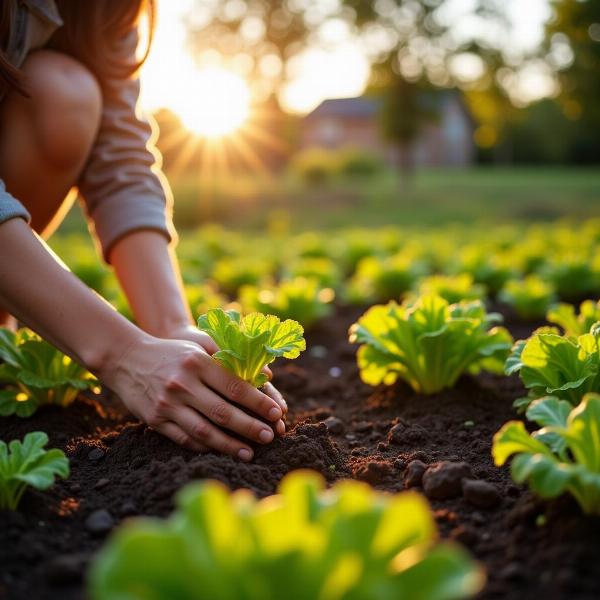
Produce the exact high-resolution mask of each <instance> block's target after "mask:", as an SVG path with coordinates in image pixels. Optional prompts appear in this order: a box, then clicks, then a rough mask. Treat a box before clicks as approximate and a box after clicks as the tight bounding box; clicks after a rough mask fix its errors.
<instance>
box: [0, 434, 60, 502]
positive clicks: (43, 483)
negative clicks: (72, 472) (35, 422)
mask: <svg viewBox="0 0 600 600" xmlns="http://www.w3.org/2000/svg"><path fill="white" fill-rule="evenodd" d="M47 443H48V436H47V435H46V434H45V433H43V432H41V431H35V432H33V433H28V434H27V435H26V436H25V437H24V438H23V442H20V441H19V440H13V441H12V442H10V443H9V444H8V445H7V444H6V443H5V442H3V441H2V440H0V509H8V510H16V509H17V506H18V505H19V502H20V500H21V497H22V496H23V493H24V492H25V490H26V489H27V486H32V487H34V488H36V489H38V490H45V489H47V488H49V487H50V486H51V485H52V484H53V483H54V479H55V477H68V476H69V461H68V459H67V458H66V457H65V454H64V452H63V451H62V450H58V449H56V448H54V449H52V450H44V446H45V445H46V444H47Z"/></svg>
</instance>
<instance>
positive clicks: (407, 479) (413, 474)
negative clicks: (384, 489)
mask: <svg viewBox="0 0 600 600" xmlns="http://www.w3.org/2000/svg"><path fill="white" fill-rule="evenodd" d="M426 470H427V465H426V464H425V463H424V462H423V461H420V460H413V461H411V462H410V463H408V467H407V469H406V474H405V475H404V485H405V486H406V487H407V488H411V487H416V486H420V485H421V483H422V482H423V475H424V474H425V471H426Z"/></svg>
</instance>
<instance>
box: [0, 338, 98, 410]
mask: <svg viewBox="0 0 600 600" xmlns="http://www.w3.org/2000/svg"><path fill="white" fill-rule="evenodd" d="M0 360H3V361H4V363H3V364H0V385H1V386H6V387H4V388H3V389H0V415H1V416H7V415H12V414H16V415H17V416H19V417H29V416H31V415H32V414H33V413H34V412H35V411H36V410H37V409H38V407H39V406H41V405H42V404H58V405H59V406H67V405H69V404H71V402H73V400H75V398H76V397H77V395H78V394H79V392H81V391H82V390H86V389H89V388H93V387H95V386H96V385H98V382H97V381H96V379H95V378H94V376H93V375H92V374H91V373H90V372H89V371H87V370H86V369H85V368H84V367H82V366H80V365H79V364H77V363H76V362H74V361H72V360H71V359H70V358H69V357H68V356H66V355H65V354H63V353H62V352H61V351H60V350H57V349H56V348H55V347H54V346H52V345H51V344H49V343H48V342H46V341H45V340H43V339H42V338H41V337H39V336H38V335H37V334H36V333H34V332H33V331H30V330H29V329H20V330H19V331H18V332H17V333H13V332H12V331H9V330H8V329H0Z"/></svg>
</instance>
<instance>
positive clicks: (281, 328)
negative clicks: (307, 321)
mask: <svg viewBox="0 0 600 600" xmlns="http://www.w3.org/2000/svg"><path fill="white" fill-rule="evenodd" d="M198 328H199V329H201V330H202V331H205V332H206V333H208V335H210V336H211V337H212V339H213V340H214V341H215V343H216V344H217V346H219V348H220V350H219V351H218V352H216V353H215V354H213V358H214V359H216V360H217V361H218V362H219V363H221V364H222V365H223V366H224V367H225V368H226V369H228V370H229V371H231V372H232V373H235V374H236V375H237V376H238V377H240V378H242V379H244V380H245V381H248V382H249V383H251V384H252V385H254V386H256V387H260V386H261V385H264V384H265V383H266V382H267V380H268V377H267V376H266V375H265V373H263V372H262V369H263V367H265V366H266V365H268V364H270V363H272V362H273V361H274V360H275V359H276V358H278V357H279V356H283V357H284V358H297V357H298V356H299V355H300V352H302V351H303V350H305V349H306V342H305V340H304V337H303V334H304V329H303V328H302V326H301V325H300V324H299V323H297V322H296V321H292V320H291V319H287V320H286V321H283V322H282V321H280V320H279V319H278V318H277V317H276V316H274V315H263V314H261V313H251V314H249V315H246V316H245V317H241V316H240V313H239V312H237V311H235V310H228V311H224V310H223V309H221V308H215V309H213V310H209V311H208V312H207V313H206V314H204V315H201V316H200V317H199V319H198Z"/></svg>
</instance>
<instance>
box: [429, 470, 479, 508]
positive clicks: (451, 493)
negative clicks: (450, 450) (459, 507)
mask: <svg viewBox="0 0 600 600" xmlns="http://www.w3.org/2000/svg"><path fill="white" fill-rule="evenodd" d="M470 477H472V473H471V468H470V467H469V465H468V464H467V463H465V462H448V461H441V462H438V463H434V464H433V465H430V466H429V468H428V469H427V470H426V471H425V474H424V475H423V490H424V491H425V495H426V496H427V497H428V498H433V499H436V500H446V499H448V498H456V497H457V496H460V495H461V492H462V480H463V479H465V478H470Z"/></svg>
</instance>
